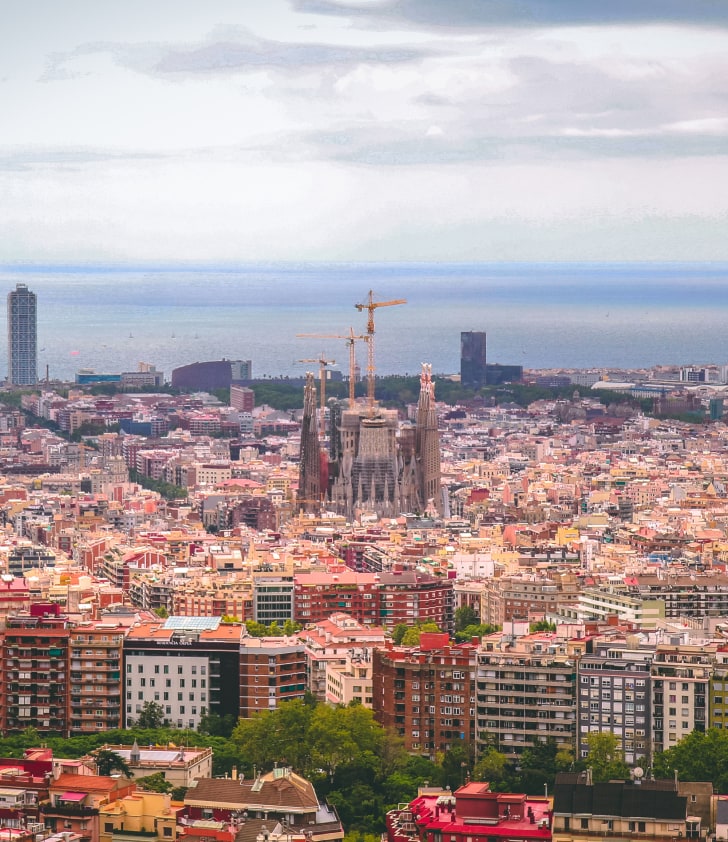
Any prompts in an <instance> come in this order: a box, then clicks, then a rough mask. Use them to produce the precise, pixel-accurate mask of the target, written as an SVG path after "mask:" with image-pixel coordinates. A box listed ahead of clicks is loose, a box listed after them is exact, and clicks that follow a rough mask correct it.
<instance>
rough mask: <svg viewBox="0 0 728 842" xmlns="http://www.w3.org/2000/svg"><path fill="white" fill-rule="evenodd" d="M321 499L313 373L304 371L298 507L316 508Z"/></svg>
mask: <svg viewBox="0 0 728 842" xmlns="http://www.w3.org/2000/svg"><path fill="white" fill-rule="evenodd" d="M320 499H321V457H320V455H319V437H318V413H317V411H316V384H315V382H314V378H313V374H312V373H311V372H310V371H309V372H307V373H306V385H305V386H304V388H303V419H302V421H301V460H300V466H299V472H298V508H299V510H301V511H304V512H315V511H317V510H318V506H319V500H320Z"/></svg>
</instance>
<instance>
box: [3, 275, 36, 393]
mask: <svg viewBox="0 0 728 842" xmlns="http://www.w3.org/2000/svg"><path fill="white" fill-rule="evenodd" d="M36 350H37V329H36V306H35V293H34V292H31V291H30V290H29V289H28V287H27V286H26V285H25V284H16V287H15V292H10V293H8V382H9V383H11V384H12V385H13V386H35V384H36V383H37V382H38V372H37V361H36Z"/></svg>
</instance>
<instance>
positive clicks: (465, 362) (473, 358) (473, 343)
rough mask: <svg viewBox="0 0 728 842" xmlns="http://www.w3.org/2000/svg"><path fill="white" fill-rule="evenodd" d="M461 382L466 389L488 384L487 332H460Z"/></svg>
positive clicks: (478, 387)
mask: <svg viewBox="0 0 728 842" xmlns="http://www.w3.org/2000/svg"><path fill="white" fill-rule="evenodd" d="M460 383H461V385H463V386H464V387H465V388H466V389H480V388H481V386H485V385H486V365H485V332H484V331H474V330H469V331H463V332H462V333H461V334H460Z"/></svg>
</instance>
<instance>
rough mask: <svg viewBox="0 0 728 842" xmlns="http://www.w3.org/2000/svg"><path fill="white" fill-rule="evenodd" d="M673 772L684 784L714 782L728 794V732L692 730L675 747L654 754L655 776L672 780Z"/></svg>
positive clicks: (720, 790)
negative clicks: (688, 782)
mask: <svg viewBox="0 0 728 842" xmlns="http://www.w3.org/2000/svg"><path fill="white" fill-rule="evenodd" d="M674 769H677V772H678V775H679V776H680V778H681V779H682V780H684V781H713V784H714V786H715V788H716V789H717V791H718V792H719V793H728V731H724V730H723V729H722V728H709V729H708V730H707V731H692V732H691V733H690V734H688V735H687V736H686V737H683V738H682V740H680V742H679V743H677V744H676V745H674V746H673V747H672V748H670V749H668V750H667V751H662V752H658V753H657V754H655V757H654V761H653V770H654V773H655V776H656V777H659V778H671V777H672V776H673V774H674V771H673V770H674Z"/></svg>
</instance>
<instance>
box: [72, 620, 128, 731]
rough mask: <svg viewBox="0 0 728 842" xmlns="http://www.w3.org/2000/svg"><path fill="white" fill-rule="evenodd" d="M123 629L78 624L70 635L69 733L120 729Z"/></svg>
mask: <svg viewBox="0 0 728 842" xmlns="http://www.w3.org/2000/svg"><path fill="white" fill-rule="evenodd" d="M125 634H126V629H125V628H124V627H123V626H122V625H121V624H117V623H94V622H87V623H81V624H79V625H78V626H76V627H74V628H72V629H71V630H70V632H69V648H70V670H69V679H70V680H69V687H70V694H71V697H70V706H71V722H70V727H71V733H72V734H74V735H75V734H95V733H98V732H99V731H108V730H112V729H114V728H121V727H122V721H123V717H122V707H121V694H122V689H123V688H122V677H121V675H122V657H123V649H124V637H125Z"/></svg>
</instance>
